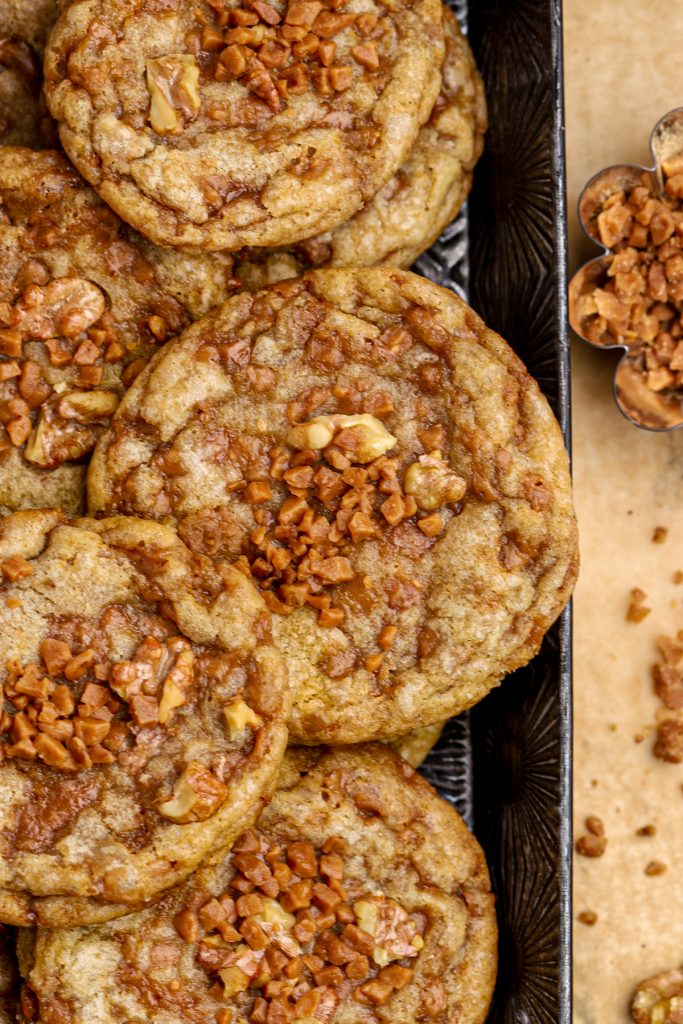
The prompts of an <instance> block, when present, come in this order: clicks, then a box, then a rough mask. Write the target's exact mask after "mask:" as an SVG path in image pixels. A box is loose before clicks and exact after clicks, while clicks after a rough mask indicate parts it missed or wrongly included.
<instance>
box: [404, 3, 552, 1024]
mask: <svg viewBox="0 0 683 1024" xmlns="http://www.w3.org/2000/svg"><path fill="white" fill-rule="evenodd" d="M453 6H454V10H455V12H456V14H457V15H458V17H459V19H460V21H461V23H462V24H463V25H464V26H466V27H467V29H468V32H469V38H470V42H471V45H472V48H473V50H474V54H475V57H476V59H477V63H478V65H479V68H480V70H481V72H482V75H483V77H484V82H485V85H486V93H487V100H488V105H489V120H490V124H491V127H490V129H489V132H488V135H487V139H486V149H485V152H484V155H483V157H482V159H481V161H480V163H479V165H478V167H477V169H476V171H475V179H474V187H473V190H472V194H471V196H470V200H469V203H468V208H467V209H466V210H465V211H463V214H462V215H461V216H460V217H459V218H458V219H457V220H456V221H455V222H454V223H453V224H452V225H451V226H450V228H448V229H447V231H446V232H445V233H444V235H443V236H442V238H441V239H440V241H439V242H438V243H437V244H436V245H435V246H434V247H433V248H432V249H431V250H430V252H429V253H427V254H426V255H425V256H423V257H422V258H421V259H420V260H419V262H418V264H417V265H416V267H415V269H416V270H418V271H419V272H420V273H422V274H424V275H425V276H427V277H429V278H431V279H432V280H434V281H437V282H439V283H440V284H444V285H446V286H450V287H453V288H455V289H456V290H457V291H458V292H459V293H460V294H462V295H463V296H464V297H465V298H466V299H467V300H468V301H469V303H470V304H471V305H472V306H473V307H474V309H475V310H477V312H478V313H480V314H481V316H483V318H484V319H485V320H486V322H487V323H488V324H489V326H490V327H492V328H494V329H495V330H497V331H499V332H500V333H501V334H502V335H503V337H504V338H506V340H507V341H508V342H509V343H510V345H511V346H512V347H513V348H514V350H515V351H516V352H517V354H518V355H519V356H520V357H521V359H522V360H523V361H524V363H525V364H526V365H527V367H528V369H529V371H530V372H531V373H532V374H533V375H534V377H536V379H537V380H538V382H539V384H540V385H541V388H542V389H543V392H544V393H545V395H546V396H547V398H548V400H549V402H550V404H551V405H552V407H553V409H554V411H555V413H556V415H557V417H558V419H559V420H560V423H561V424H562V427H563V429H564V432H565V437H566V439H567V443H569V351H568V340H567V328H566V321H567V309H566V216H565V205H564V121H563V98H562V6H561V0H470V2H469V3H467V2H466V0H460V2H457V0H456V2H454V4H453ZM570 704H571V619H570V612H569V610H567V611H566V612H565V613H564V615H563V616H562V618H561V619H560V621H559V622H558V623H556V625H555V626H554V627H553V629H552V630H551V631H550V633H549V635H548V636H547V637H546V639H545V641H544V643H543V647H542V649H541V652H540V653H539V655H538V656H537V657H536V658H535V659H534V660H533V662H532V663H531V664H530V665H528V666H527V667H526V668H524V669H521V670H520V671H518V672H515V673H514V675H513V676H510V677H509V678H508V679H506V680H505V682H504V683H503V685H502V686H501V687H500V688H499V689H497V690H495V691H493V692H492V693H491V694H490V695H489V696H488V697H487V698H486V699H485V700H484V701H482V702H481V704H479V705H478V706H477V707H476V708H474V709H473V710H472V711H471V712H470V713H469V714H467V715H464V716H461V717H460V718H457V719H453V720H452V721H451V722H449V723H448V725H447V727H446V729H445V731H444V735H443V737H442V739H441V741H440V743H439V744H438V746H437V747H436V748H435V749H434V750H433V751H432V753H431V754H430V756H429V758H428V760H427V762H426V763H425V766H424V769H423V771H424V774H425V775H426V776H427V778H428V779H429V780H430V781H431V782H433V783H434V784H435V785H436V786H437V788H438V789H439V790H440V792H441V793H442V795H443V796H445V797H447V798H448V799H449V800H451V801H452V802H453V803H454V804H455V805H456V807H457V808H458V810H459V811H460V812H461V813H462V814H463V815H464V816H465V818H466V820H467V821H468V823H469V824H470V825H471V827H472V828H473V830H474V832H475V834H476V835H477V837H478V839H479V841H480V842H481V844H482V846H483V847H484V850H485V852H486V855H487V858H488V863H489V867H490V870H491V875H492V879H493V884H494V887H495V891H496V898H497V906H498V920H499V927H500V948H499V955H500V968H499V976H498V984H497V987H496V992H495V996H494V999H493V1004H492V1007H491V1012H490V1015H489V1018H488V1020H489V1024H536V1022H539V1024H569V1021H570V1016H571V966H570V935H571V912H570V885H571V831H570V799H571V789H570V784H571V718H570Z"/></svg>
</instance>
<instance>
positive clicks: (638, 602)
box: [626, 587, 652, 622]
mask: <svg viewBox="0 0 683 1024" xmlns="http://www.w3.org/2000/svg"><path fill="white" fill-rule="evenodd" d="M646 598H647V594H646V593H645V591H644V590H641V589H640V587H634V588H633V589H632V591H631V603H630V604H629V606H628V609H627V611H626V621H627V622H642V621H643V619H644V618H646V617H647V616H648V615H649V614H650V612H651V611H652V609H651V608H647V607H646V606H645V604H644V601H645V600H646Z"/></svg>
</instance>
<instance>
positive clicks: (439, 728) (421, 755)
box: [390, 722, 446, 768]
mask: <svg viewBox="0 0 683 1024" xmlns="http://www.w3.org/2000/svg"><path fill="white" fill-rule="evenodd" d="M445 724H446V723H445V722H436V724H435V725H425V726H423V728H422V729H415V730H414V731H413V732H409V733H406V735H405V736H399V737H398V739H395V740H392V741H391V743H390V746H391V748H392V750H394V751H396V753H397V754H399V755H400V756H401V757H402V758H403V760H404V761H407V762H408V764H409V765H412V767H413V768H419V767H420V765H421V764H422V762H423V761H424V759H425V758H426V757H427V754H428V753H429V752H430V750H431V749H432V747H435V746H436V744H437V743H438V742H439V739H440V737H441V733H442V732H443V727H444V725H445Z"/></svg>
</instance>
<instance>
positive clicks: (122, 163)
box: [0, 0, 577, 1024]
mask: <svg viewBox="0 0 683 1024" xmlns="http://www.w3.org/2000/svg"><path fill="white" fill-rule="evenodd" d="M40 8H41V5H36V4H35V3H34V2H31V0H28V2H26V3H23V2H22V0H13V2H12V3H10V4H9V5H7V10H6V11H5V9H4V8H3V11H2V12H0V33H3V34H4V36H3V38H4V43H3V42H0V62H2V61H3V60H4V58H3V56H2V54H5V55H6V54H8V53H12V54H14V55H15V56H14V57H13V60H14V63H15V64H16V65H17V66H18V65H19V64H20V63H21V62H20V61H19V58H18V57H17V56H16V55H17V54H21V53H24V54H25V53H28V50H27V49H26V50H24V49H22V48H23V47H28V46H32V47H34V48H35V49H36V51H37V52H40V51H41V49H42V47H43V45H44V46H45V59H44V69H45V81H44V89H45V97H46V100H47V104H48V106H49V109H50V112H51V114H52V116H53V117H54V118H55V119H56V122H57V125H58V129H59V138H60V140H61V145H63V147H64V151H65V152H64V153H61V152H57V151H49V152H48V151H44V150H41V149H40V147H41V146H42V145H44V142H43V141H42V138H41V137H40V135H39V134H38V135H37V134H36V131H37V130H38V129H37V128H36V126H37V125H39V124H40V123H41V122H42V124H43V128H46V129H47V130H48V131H49V130H51V129H50V127H49V124H47V122H46V120H45V119H44V118H42V115H41V113H40V110H39V109H38V108H35V109H34V119H33V121H31V120H30V119H27V120H25V121H24V122H21V121H20V119H19V118H18V117H17V116H16V111H17V110H18V109H19V107H18V106H17V103H15V102H14V101H12V102H13V103H14V105H13V106H10V113H8V115H7V116H6V117H5V116H4V115H3V114H2V103H3V98H2V97H3V93H2V88H3V84H2V83H3V77H2V75H3V74H4V72H3V71H2V70H0V118H2V117H4V120H5V122H6V124H7V133H6V135H5V137H4V139H2V137H0V141H6V142H7V145H5V146H4V147H2V148H0V253H1V255H2V259H1V260H0V410H1V413H2V414H1V415H0V506H1V507H2V511H3V514H4V517H3V518H2V519H1V520H0V572H1V574H2V580H1V581H0V682H1V683H2V687H3V699H4V704H3V709H2V717H1V720H0V751H1V753H2V760H1V762H0V794H2V798H1V800H0V922H3V923H5V924H7V925H11V926H14V927H16V928H18V929H19V931H18V932H17V936H15V935H14V934H13V933H10V931H7V932H5V933H3V935H2V938H3V941H4V944H5V947H6V953H7V957H8V967H7V970H6V971H3V972H2V973H1V974H0V982H1V984H0V988H2V993H0V995H2V999H5V1001H6V1002H7V1009H6V1010H5V1009H4V1006H3V1005H0V1021H2V1020H8V1021H9V1020H13V1019H16V1020H19V1021H21V1022H27V1021H35V1022H39V1024H67V1022H68V1024H95V1022H96V1024H105V1022H109V1021H111V1022H115V1021H121V1022H127V1024H133V1022H135V1024H137V1022H142V1021H148V1022H151V1024H199V1022H202V1024H204V1022H207V1024H213V1022H215V1024H333V1022H336V1024H342V1022H349V1024H355V1022H357V1024H360V1022H368V1024H370V1022H385V1024H389V1022H393V1024H404V1022H405V1024H408V1022H412V1021H416V1020H426V1021H430V1020H431V1021H436V1022H442V1024H451V1022H455V1021H456V1020H457V1021H459V1022H461V1024H475V1022H481V1021H483V1020H484V1018H485V1016H486V1012H487V1008H488V1003H489V1000H490V997H491V993H492V989H493V984H494V980H495V967H496V926H495V914H494V910H493V899H492V896H491V893H490V885H489V879H488V873H487V869H486V864H485V861H484V858H483V854H482V852H481V850H480V849H479V847H478V845H477V843H476V841H475V840H474V839H473V838H472V836H471V835H470V834H469V832H468V831H467V829H466V828H465V826H464V824H463V823H462V822H461V821H460V819H459V818H458V816H457V815H456V814H455V812H454V811H453V810H452V809H451V808H450V807H449V806H448V805H447V804H446V803H444V802H443V801H442V800H441V799H440V798H439V797H438V796H437V794H436V793H435V792H434V791H433V790H432V789H431V788H430V787H429V786H428V785H427V784H426V783H425V782H424V781H423V780H421V779H420V778H419V776H417V775H416V774H415V772H414V770H413V768H412V767H411V766H410V765H409V764H408V763H407V762H406V760H404V759H402V758H401V757H400V756H398V755H397V754H396V753H395V752H393V751H392V750H391V749H390V748H389V746H388V744H389V743H393V745H394V746H395V747H396V748H397V749H398V750H399V752H403V753H405V754H406V756H408V757H409V759H410V760H411V761H412V762H413V764H417V763H419V760H420V759H421V757H422V756H424V753H425V752H426V750H427V749H429V745H430V743H431V742H433V741H434V739H435V738H436V736H437V735H438V730H439V728H440V725H439V723H441V722H442V721H443V720H444V719H446V718H448V717H449V716H451V715H454V714H457V713H459V712H461V711H463V710H465V709H466V708H468V707H470V706H471V705H472V704H474V703H475V702H476V701H478V700H480V699H481V698H482V697H484V696H485V694H486V693H487V692H488V691H489V690H490V689H491V688H492V687H493V686H495V685H497V684H498V683H499V682H500V680H501V679H502V678H503V677H504V676H505V675H506V674H507V673H508V672H510V671H512V670H513V669H514V668H516V667H518V666H520V665H523V664H525V663H526V662H527V661H528V660H529V659H530V658H531V657H533V655H534V654H535V652H536V651H537V650H538V648H539V645H540V643H541V640H542V638H543V635H544V633H545V632H546V630H547V629H548V628H549V626H550V625H551V624H552V622H553V621H554V620H555V618H556V617H557V615H558V614H559V612H560V611H561V609H562V607H563V606H564V604H565V603H566V601H567V600H568V598H569V595H570V592H571V588H572V585H573V581H574V578H575V574H576V561H577V557H576V527H575V521H574V515H573V510H572V505H571V493H570V482H569V474H568V465H567V457H566V453H565V450H564V447H563V442H562V437H561V433H560V430H559V427H558V425H557V423H556V422H555V420H554V418H553V416H552V413H551V411H550V409H549V407H548V405H547V403H546V401H545V399H544V398H543V397H542V395H541V393H540V391H539V389H538V387H537V385H536V383H535V382H534V381H533V379H532V378H531V377H530V376H529V375H528V374H527V372H526V371H525V369H524V367H523V366H522V364H521V363H520V362H519V360H518V359H517V358H516V357H515V355H514V354H513V353H512V351H511V350H510V349H509V347H508V346H507V345H506V343H505V342H504V341H503V340H502V339H501V338H500V337H498V336H497V335H496V334H495V333H493V332H492V331H490V330H488V329H487V327H486V326H485V325H484V324H483V322H482V321H481V320H480V319H479V317H478V316H477V315H476V314H475V313H474V312H473V311H472V310H471V309H469V308H468V307H467V306H466V305H465V304H464V303H463V302H462V301H461V300H459V299H458V298H457V297H456V296H455V295H453V294H452V293H451V292H448V291H446V290H444V289H442V288H439V287H437V286H436V285H433V284H431V283H429V282H428V281H426V280H424V279H422V278H420V277H417V276H415V275H413V274H411V273H408V272H406V271H405V270H404V269H401V268H403V267H405V266H407V265H409V264H410V263H411V262H412V261H413V260H414V258H415V257H416V256H417V255H419V253H421V252H422V251H424V249H425V248H427V246H428V245H429V244H430V243H431V242H432V241H433V240H434V238H435V237H437V236H438V234H439V233H440V231H441V229H442V228H443V227H444V226H445V225H446V224H447V223H448V222H449V221H450V220H451V219H452V217H453V216H454V215H455V213H456V212H457V210H458V209H459V207H460V206H461V204H462V202H463V201H464V199H465V197H466V194H467V191H468V189H469V185H470V180H471V172H472V168H473V166H474V163H475V161H476V159H477V156H478V154H479V151H480V148H481V139H482V134H483V130H484V123H485V114H484V105H483V98H482V91H481V84H480V80H479V77H478V75H477V73H476V69H475V67H474V63H473V61H472V57H471V54H470V52H469V49H468V47H467V44H466V42H465V40H464V37H463V36H462V34H461V32H460V30H459V28H458V26H457V23H456V22H455V19H454V18H453V16H452V14H451V13H450V11H448V10H446V9H444V8H443V6H442V4H441V0H411V2H406V0H390V2H382V3H378V2H376V0H274V2H273V3H270V2H267V0H249V2H245V3H240V2H235V0H206V2H202V0H200V2H199V3H198V4H197V3H190V2H188V0H70V2H69V0H66V2H63V3H62V4H61V7H60V12H59V17H58V18H57V20H56V23H55V24H54V27H52V29H51V32H50V35H49V37H48V38H47V42H46V43H45V39H44V36H43V38H42V39H41V36H40V28H41V24H42V25H43V26H44V27H45V30H47V27H48V23H49V25H51V24H52V22H53V21H54V19H55V16H56V14H57V11H56V5H55V3H54V2H53V3H46V4H43V5H42V8H43V9H40ZM29 13H32V14H33V15H34V17H35V18H37V19H42V22H40V23H39V22H38V21H35V20H34V22H32V23H31V22H30V21H28V22H26V23H24V24H23V25H22V18H25V16H26V15H27V14H29ZM3 19H4V23H3ZM3 47H4V48H3ZM24 63H26V62H24ZM28 66H29V65H28V64H26V67H28ZM24 70H25V69H24ZM5 71H12V73H13V74H15V73H16V72H17V67H14V68H12V67H9V68H8V67H7V63H5ZM19 77H21V76H19ZM17 80H18V79H17V78H16V74H15V77H14V79H10V78H7V82H8V83H9V82H10V81H14V83H15V84H16V81H17ZM8 89H9V85H8ZM31 89H32V90H33V93H35V82H33V84H32V85H31ZM33 93H31V90H29V91H28V93H27V92H26V90H25V91H24V93H22V96H23V99H22V100H21V102H24V99H25V98H26V96H27V95H29V94H30V95H33ZM12 111H13V112H14V114H13V115H12ZM13 118H14V119H13ZM32 124H33V126H34V128H33V129H32V128H31V125H32ZM10 126H11V128H10ZM20 129H21V131H22V132H23V133H24V134H23V135H21V134H19V135H17V134H16V132H18V131H19V130H20ZM34 129H35V130H34ZM41 130H42V129H41ZM32 133H33V134H32ZM27 135H28V136H29V137H27ZM17 142H22V143H26V142H29V143H32V144H33V145H35V146H36V149H35V150H34V151H32V150H30V149H28V148H17V146H16V143H17ZM88 183H89V184H88ZM321 268H322V269H321ZM86 513H87V516H88V517H86ZM416 729H418V730H423V731H422V733H421V734H419V735H417V736H416V735H415V732H414V730H416ZM406 734H410V735H409V737H408V738H407V739H405V738H404V739H400V737H405V736H406ZM397 737H398V738H399V739H397ZM378 741H382V742H378ZM17 938H18V941H17V945H18V951H19V967H20V971H21V975H22V977H23V979H24V983H23V987H22V990H21V995H20V999H19V1006H18V1009H17V1008H16V1006H15V1005H13V1004H12V991H13V989H12V986H13V977H14V975H13V972H12V969H11V956H10V954H11V952H12V950H13V948H14V945H15V939H17ZM5 979H6V981H5ZM5 992H7V995H6V996H5V994H4V993H5ZM3 1012H4V1013H5V1016H4V1017H3V1016H2V1014H3ZM17 1014H18V1016H17Z"/></svg>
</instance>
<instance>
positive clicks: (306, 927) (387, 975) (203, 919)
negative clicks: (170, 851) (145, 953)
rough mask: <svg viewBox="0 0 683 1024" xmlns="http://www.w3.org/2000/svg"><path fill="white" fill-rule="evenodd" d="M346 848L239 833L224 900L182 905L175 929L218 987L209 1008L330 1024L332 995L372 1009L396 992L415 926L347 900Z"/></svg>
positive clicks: (382, 900)
mask: <svg viewBox="0 0 683 1024" xmlns="http://www.w3.org/2000/svg"><path fill="white" fill-rule="evenodd" d="M345 845H346V844H345V841H344V840H343V839H341V838H339V837H336V836H333V837H331V838H330V839H328V840H327V841H326V842H325V843H324V844H323V845H322V848H321V849H316V848H315V847H314V846H313V844H312V843H310V842H308V841H294V842H290V843H289V844H288V845H286V846H284V845H282V844H280V843H279V842H275V841H269V839H268V838H267V837H266V836H265V835H262V834H260V833H258V832H255V831H251V832H247V833H245V834H244V835H243V836H242V837H241V839H239V840H238V841H237V843H236V844H235V846H234V847H233V852H232V866H233V868H234V872H235V873H234V875H233V878H232V880H231V881H230V884H229V887H228V889H227V891H225V892H223V893H220V894H217V895H215V896H211V895H210V894H208V893H199V892H198V893H196V894H193V895H192V896H191V897H190V899H189V900H188V903H187V905H186V907H185V908H184V909H183V910H181V911H180V912H179V913H178V914H177V915H176V916H175V918H174V926H175V928H176V931H177V932H178V934H179V935H180V936H181V938H182V939H183V940H184V941H185V942H188V943H191V944H193V945H195V946H196V952H195V957H196V960H197V962H198V963H199V964H200V965H201V966H202V967H203V968H204V969H205V970H206V971H207V973H208V974H209V976H215V977H216V978H217V979H219V980H218V981H217V982H216V984H215V985H214V986H213V987H212V988H211V993H212V994H213V995H214V997H215V999H216V1001H217V1003H218V1004H220V1003H225V1002H229V1001H230V1000H232V999H234V998H235V997H238V998H239V999H240V1003H239V1005H240V1008H241V1009H242V1010H243V1012H244V1010H246V1016H248V1018H249V1020H251V1021H255V1022H258V1021H261V1022H266V1024H267V1022H268V1021H283V1022H285V1021H290V1022H292V1024H294V1022H295V1021H306V1022H308V1021H319V1022H320V1024H325V1022H327V1024H329V1022H331V1019H332V1017H333V1015H334V1012H335V1010H336V1008H337V1004H338V1002H339V994H338V993H339V992H340V990H341V991H342V992H343V993H344V995H345V996H348V995H351V996H352V998H353V999H354V1000H355V1001H356V1002H358V1003H360V1004H361V1005H363V1006H367V1007H376V1006H382V1005H384V1004H386V1003H387V1002H388V1000H389V999H390V998H391V996H392V995H393V993H394V992H398V991H400V990H401V989H403V988H405V986H406V985H407V984H408V982H409V981H410V980H411V978H412V977H413V968H412V966H411V964H412V963H413V962H414V958H415V957H417V956H418V954H419V951H420V949H421V948H422V947H423V945H424V941H423V938H422V933H423V931H424V920H423V919H422V918H421V916H420V917H417V918H415V917H413V916H411V915H409V914H408V913H406V911H405V910H404V909H403V908H402V907H401V906H400V905H399V904H398V903H396V902H395V901H394V900H391V899H388V898H387V897H385V896H382V895H377V894H374V893H373V894H368V895H367V896H362V897H360V898H358V899H356V900H351V899H350V898H349V896H348V895H347V891H346V886H345V884H344V878H345V872H346V864H345V859H344V856H343V854H344V852H345ZM242 1000H247V1001H248V1002H246V1003H245V1002H243V1001H242ZM221 1012H223V1013H230V1012H231V1011H230V1008H229V1007H226V1006H224V1007H222V1009H221V1010H218V1011H217V1015H216V1019H217V1020H219V1017H218V1014H219V1013H221ZM225 1019H229V1018H227V1017H226V1018H225Z"/></svg>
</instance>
